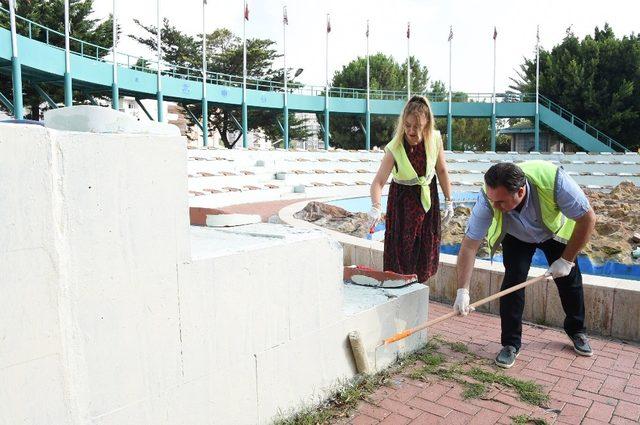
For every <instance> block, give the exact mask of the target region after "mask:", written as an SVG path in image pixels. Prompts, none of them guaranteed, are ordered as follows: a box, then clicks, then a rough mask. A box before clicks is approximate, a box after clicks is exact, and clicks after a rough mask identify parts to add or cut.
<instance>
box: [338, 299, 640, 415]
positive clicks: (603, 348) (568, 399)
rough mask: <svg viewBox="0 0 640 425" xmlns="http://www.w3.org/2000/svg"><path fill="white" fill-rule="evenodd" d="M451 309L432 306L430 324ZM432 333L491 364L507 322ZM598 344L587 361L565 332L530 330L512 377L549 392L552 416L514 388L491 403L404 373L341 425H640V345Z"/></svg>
mask: <svg viewBox="0 0 640 425" xmlns="http://www.w3.org/2000/svg"><path fill="white" fill-rule="evenodd" d="M450 309H451V307H450V306H448V305H444V304H440V303H435V302H431V303H429V312H430V314H431V317H437V316H440V315H442V314H445V313H447V312H449V311H450ZM430 334H431V335H435V334H438V335H441V336H442V337H443V338H444V339H446V340H448V341H450V342H463V343H465V344H466V345H467V346H468V347H469V350H470V351H471V352H472V353H474V354H476V355H477V356H478V357H481V358H486V359H490V360H491V359H493V358H494V357H495V355H496V353H497V351H498V350H499V349H500V348H501V346H500V344H499V341H500V320H499V318H498V317H497V316H494V315H489V314H482V313H473V315H472V316H470V317H455V318H452V319H450V320H448V321H445V322H442V323H440V324H438V325H436V326H434V328H433V329H431V331H430ZM591 345H592V347H593V349H594V352H595V354H594V355H593V357H590V358H588V357H580V356H578V355H576V354H575V353H574V352H573V349H572V348H571V347H570V346H569V344H568V339H567V337H566V336H565V334H564V333H563V332H562V331H561V330H558V329H551V328H546V327H541V326H535V325H524V327H523V346H522V350H521V352H520V356H519V357H518V360H517V362H516V364H515V366H514V367H513V368H511V369H509V370H508V371H506V373H507V374H508V375H511V376H514V377H518V378H520V379H527V380H533V381H535V382H537V383H539V384H540V385H542V386H543V387H544V388H545V390H546V391H548V392H549V397H550V401H549V406H548V409H542V408H540V407H536V406H531V405H529V404H526V403H524V402H522V401H520V400H518V398H517V395H516V394H515V393H513V391H512V390H509V389H498V388H494V389H492V390H491V391H492V392H491V393H490V394H489V395H490V397H487V398H488V399H486V400H485V399H482V400H480V399H470V400H464V399H463V398H462V395H461V391H462V388H461V387H460V385H458V384H456V383H453V382H450V381H445V380H439V379H438V378H436V377H433V379H430V380H429V381H428V382H424V381H417V380H413V379H411V378H409V377H407V376H406V375H403V374H398V375H395V376H394V377H392V379H391V383H390V384H389V385H388V386H384V387H381V388H379V389H378V390H377V391H376V392H374V393H373V394H372V396H371V397H370V399H369V400H368V401H363V402H361V403H360V404H359V406H358V409H357V411H356V412H355V413H354V414H353V415H352V416H351V417H350V418H349V419H348V420H345V419H343V420H342V421H341V422H340V423H341V424H354V425H355V424H372V425H373V424H379V425H382V424H384V425H387V424H403V425H404V424H409V425H418V424H446V425H454V424H496V423H498V424H511V423H513V420H512V419H511V417H512V416H517V415H520V414H525V415H531V417H532V418H541V419H545V420H546V421H547V423H549V424H571V425H576V424H585V425H596V424H607V423H609V424H638V423H640V359H639V356H640V346H638V345H635V344H626V343H623V342H620V341H613V340H606V339H602V338H591ZM430 378H431V377H430Z"/></svg>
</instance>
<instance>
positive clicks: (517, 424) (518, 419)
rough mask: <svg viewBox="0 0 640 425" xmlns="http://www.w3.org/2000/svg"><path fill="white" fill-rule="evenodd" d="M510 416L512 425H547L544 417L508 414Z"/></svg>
mask: <svg viewBox="0 0 640 425" xmlns="http://www.w3.org/2000/svg"><path fill="white" fill-rule="evenodd" d="M510 418H511V420H512V421H513V423H514V425H526V424H533V425H547V421H545V420H544V419H540V418H533V417H531V415H518V416H510Z"/></svg>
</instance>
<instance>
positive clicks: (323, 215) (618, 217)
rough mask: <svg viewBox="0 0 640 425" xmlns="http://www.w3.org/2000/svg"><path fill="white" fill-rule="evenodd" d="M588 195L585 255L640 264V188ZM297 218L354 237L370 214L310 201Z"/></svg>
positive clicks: (458, 223)
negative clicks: (637, 254) (638, 238)
mask: <svg viewBox="0 0 640 425" xmlns="http://www.w3.org/2000/svg"><path fill="white" fill-rule="evenodd" d="M585 193H586V194H587V197H588V198H589V202H590V203H591V206H592V208H593V210H594V211H595V213H596V216H597V222H596V228H595V231H594V233H593V236H592V237H591V241H590V242H589V243H588V244H587V246H586V247H585V248H584V250H583V253H584V254H585V255H587V256H589V258H591V259H592V260H593V261H595V262H605V261H608V260H609V261H616V262H618V263H624V264H638V263H640V260H634V259H633V258H632V257H631V251H632V250H633V249H634V248H636V247H637V246H640V243H636V242H634V241H633V234H634V233H637V232H639V231H640V188H638V187H636V186H635V185H634V184H633V183H631V182H622V183H620V184H619V185H618V186H616V187H615V188H614V189H613V190H612V191H611V192H610V193H603V192H597V191H593V190H585ZM470 214H471V209H470V208H467V207H457V208H456V214H455V216H454V217H453V219H452V220H451V222H450V223H449V225H448V226H447V227H445V228H444V229H443V231H442V243H443V244H446V245H454V244H459V243H460V242H461V241H462V237H463V236H464V232H465V229H466V226H467V221H468V219H469V215H470ZM295 217H296V218H300V219H303V220H307V221H311V222H313V223H315V224H317V225H319V226H322V227H326V228H329V229H333V230H336V231H338V232H342V233H346V234H349V235H352V236H357V237H365V236H366V235H367V233H368V232H369V228H368V216H367V214H365V213H350V212H349V211H346V210H344V209H342V208H340V207H336V206H332V205H327V204H322V203H320V202H310V203H309V204H308V205H307V207H305V209H304V210H302V211H300V212H298V213H296V215H295ZM488 253H489V252H488V248H487V245H486V242H483V243H482V246H481V248H480V252H479V253H478V255H479V256H481V257H482V256H486V255H488Z"/></svg>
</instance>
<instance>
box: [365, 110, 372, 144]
mask: <svg viewBox="0 0 640 425" xmlns="http://www.w3.org/2000/svg"><path fill="white" fill-rule="evenodd" d="M364 120H365V122H364V125H365V135H364V147H365V149H366V150H371V111H369V108H367V113H366V114H365V118H364Z"/></svg>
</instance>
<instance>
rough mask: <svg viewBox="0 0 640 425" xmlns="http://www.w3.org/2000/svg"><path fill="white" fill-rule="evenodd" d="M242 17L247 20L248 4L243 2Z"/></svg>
mask: <svg viewBox="0 0 640 425" xmlns="http://www.w3.org/2000/svg"><path fill="white" fill-rule="evenodd" d="M244 19H245V20H247V21H248V20H249V4H248V3H245V4H244Z"/></svg>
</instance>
